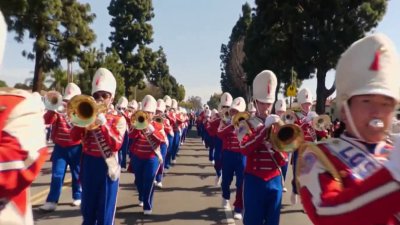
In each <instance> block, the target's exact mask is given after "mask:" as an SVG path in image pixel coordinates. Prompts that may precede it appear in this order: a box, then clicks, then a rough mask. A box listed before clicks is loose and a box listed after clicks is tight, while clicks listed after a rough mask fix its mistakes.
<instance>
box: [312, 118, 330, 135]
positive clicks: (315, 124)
mask: <svg viewBox="0 0 400 225" xmlns="http://www.w3.org/2000/svg"><path fill="white" fill-rule="evenodd" d="M311 125H312V128H314V130H316V131H324V130H328V129H329V127H330V126H331V125H332V121H331V118H330V117H329V116H328V115H320V116H317V117H315V118H314V119H313V120H312V124H311Z"/></svg>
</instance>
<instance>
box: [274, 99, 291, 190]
mask: <svg viewBox="0 0 400 225" xmlns="http://www.w3.org/2000/svg"><path fill="white" fill-rule="evenodd" d="M285 112H286V102H285V101H284V100H282V99H278V100H277V101H276V102H275V113H276V115H277V116H279V117H280V118H282V116H283V114H284V113H285ZM289 158H290V154H289V155H288V157H287V158H286V162H285V164H284V165H283V166H281V171H282V177H283V180H284V181H285V180H286V173H287V169H288V166H289ZM282 190H283V192H287V189H286V187H285V186H283V189H282Z"/></svg>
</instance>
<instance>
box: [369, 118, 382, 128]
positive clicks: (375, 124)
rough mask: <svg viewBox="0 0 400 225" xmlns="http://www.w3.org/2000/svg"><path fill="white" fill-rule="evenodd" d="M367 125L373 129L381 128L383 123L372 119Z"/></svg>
mask: <svg viewBox="0 0 400 225" xmlns="http://www.w3.org/2000/svg"><path fill="white" fill-rule="evenodd" d="M369 125H370V126H371V127H374V128H383V126H384V124H383V121H382V120H380V119H373V120H371V121H369Z"/></svg>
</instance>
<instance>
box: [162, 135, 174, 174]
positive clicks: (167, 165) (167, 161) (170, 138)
mask: <svg viewBox="0 0 400 225" xmlns="http://www.w3.org/2000/svg"><path fill="white" fill-rule="evenodd" d="M167 138H168V148H167V156H166V157H165V161H164V168H165V169H169V168H170V166H171V153H172V146H173V143H174V136H172V135H169V134H167Z"/></svg>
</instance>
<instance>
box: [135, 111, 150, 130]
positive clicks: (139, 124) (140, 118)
mask: <svg viewBox="0 0 400 225" xmlns="http://www.w3.org/2000/svg"><path fill="white" fill-rule="evenodd" d="M131 119H132V125H133V126H134V127H135V129H137V130H144V129H146V128H147V126H148V125H149V122H148V121H149V115H148V114H147V113H146V112H144V111H142V110H139V111H137V112H136V113H135V114H133V115H132V118H131Z"/></svg>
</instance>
